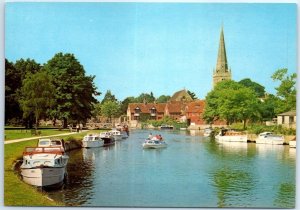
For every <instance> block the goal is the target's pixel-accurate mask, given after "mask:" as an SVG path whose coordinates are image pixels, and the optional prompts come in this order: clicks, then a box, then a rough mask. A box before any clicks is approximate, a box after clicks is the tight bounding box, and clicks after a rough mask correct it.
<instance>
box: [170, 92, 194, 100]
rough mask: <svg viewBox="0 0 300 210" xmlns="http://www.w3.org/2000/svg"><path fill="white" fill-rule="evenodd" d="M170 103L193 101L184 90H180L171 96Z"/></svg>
mask: <svg viewBox="0 0 300 210" xmlns="http://www.w3.org/2000/svg"><path fill="white" fill-rule="evenodd" d="M170 101H193V99H192V97H191V96H190V94H188V92H187V91H186V90H180V91H177V92H176V93H174V94H173V96H172V97H171V98H170Z"/></svg>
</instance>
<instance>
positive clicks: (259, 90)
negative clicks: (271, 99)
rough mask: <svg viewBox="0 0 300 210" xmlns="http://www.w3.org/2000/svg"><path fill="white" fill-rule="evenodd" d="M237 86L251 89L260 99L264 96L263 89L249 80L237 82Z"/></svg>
mask: <svg viewBox="0 0 300 210" xmlns="http://www.w3.org/2000/svg"><path fill="white" fill-rule="evenodd" d="M239 84H242V85H244V86H245V87H248V88H250V89H252V90H253V91H254V92H255V93H256V95H257V97H260V98H261V97H264V96H265V87H264V86H262V85H260V84H258V83H256V82H253V81H251V79H249V78H247V79H243V80H241V81H239Z"/></svg>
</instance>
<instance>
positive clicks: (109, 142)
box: [100, 132, 116, 146]
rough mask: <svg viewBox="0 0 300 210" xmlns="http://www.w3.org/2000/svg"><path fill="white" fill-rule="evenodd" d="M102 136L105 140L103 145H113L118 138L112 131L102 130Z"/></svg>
mask: <svg viewBox="0 0 300 210" xmlns="http://www.w3.org/2000/svg"><path fill="white" fill-rule="evenodd" d="M100 138H101V139H103V141H104V145H103V146H108V145H113V144H115V142H116V140H115V138H114V137H113V135H112V133H111V132H102V133H100Z"/></svg>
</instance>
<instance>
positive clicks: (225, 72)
mask: <svg viewBox="0 0 300 210" xmlns="http://www.w3.org/2000/svg"><path fill="white" fill-rule="evenodd" d="M223 80H231V70H230V69H229V68H228V64H227V57H226V49H225V41H224V33H223V26H222V29H221V34H220V43H219V51H218V58H217V65H216V69H214V72H213V87H215V86H216V84H217V83H218V82H221V81H223Z"/></svg>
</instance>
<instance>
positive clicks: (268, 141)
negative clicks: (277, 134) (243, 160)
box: [256, 138, 284, 145]
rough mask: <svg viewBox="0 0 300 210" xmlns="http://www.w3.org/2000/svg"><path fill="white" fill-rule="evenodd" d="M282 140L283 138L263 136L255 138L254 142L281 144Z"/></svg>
mask: <svg viewBox="0 0 300 210" xmlns="http://www.w3.org/2000/svg"><path fill="white" fill-rule="evenodd" d="M283 142H284V140H283V139H268V138H264V139H260V138H258V139H256V144H274V145H282V144H283Z"/></svg>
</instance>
